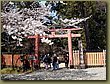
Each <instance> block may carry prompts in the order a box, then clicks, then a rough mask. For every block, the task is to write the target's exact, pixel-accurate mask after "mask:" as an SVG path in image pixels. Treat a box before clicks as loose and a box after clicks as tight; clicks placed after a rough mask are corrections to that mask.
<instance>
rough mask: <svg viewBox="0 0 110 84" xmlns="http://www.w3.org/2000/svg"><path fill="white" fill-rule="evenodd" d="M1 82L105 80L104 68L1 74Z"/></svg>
mask: <svg viewBox="0 0 110 84" xmlns="http://www.w3.org/2000/svg"><path fill="white" fill-rule="evenodd" d="M1 80H106V68H105V67H100V68H87V69H66V68H63V69H60V70H55V71H52V70H39V71H35V72H33V73H29V74H3V75H1Z"/></svg>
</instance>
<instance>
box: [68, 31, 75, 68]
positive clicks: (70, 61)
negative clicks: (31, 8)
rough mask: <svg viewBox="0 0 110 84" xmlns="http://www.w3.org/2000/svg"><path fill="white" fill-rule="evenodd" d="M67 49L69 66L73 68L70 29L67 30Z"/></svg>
mask: <svg viewBox="0 0 110 84" xmlns="http://www.w3.org/2000/svg"><path fill="white" fill-rule="evenodd" d="M68 51H69V64H70V68H73V67H74V64H73V52H72V36H71V31H70V30H68Z"/></svg>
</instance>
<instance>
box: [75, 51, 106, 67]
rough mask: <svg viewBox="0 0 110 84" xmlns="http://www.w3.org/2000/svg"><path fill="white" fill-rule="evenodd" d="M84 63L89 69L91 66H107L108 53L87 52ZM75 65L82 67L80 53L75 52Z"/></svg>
mask: <svg viewBox="0 0 110 84" xmlns="http://www.w3.org/2000/svg"><path fill="white" fill-rule="evenodd" d="M84 63H85V65H86V66H87V67H89V66H106V51H105V50H103V51H102V52H85V53H84ZM73 64H74V66H79V65H80V60H79V51H78V50H75V51H73Z"/></svg>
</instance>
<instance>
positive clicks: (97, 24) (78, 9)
mask: <svg viewBox="0 0 110 84" xmlns="http://www.w3.org/2000/svg"><path fill="white" fill-rule="evenodd" d="M63 2H64V3H65V4H61V3H57V5H56V11H57V15H58V16H62V17H63V18H68V19H71V18H74V17H76V18H85V17H88V16H90V15H92V17H91V18H90V19H89V20H87V21H86V22H82V23H81V24H80V27H82V28H84V29H83V30H82V31H80V33H81V34H82V37H81V39H82V42H83V46H84V49H87V50H102V49H106V27H107V12H106V9H107V4H106V2H102V1H63ZM73 46H74V44H73ZM73 49H74V48H73Z"/></svg>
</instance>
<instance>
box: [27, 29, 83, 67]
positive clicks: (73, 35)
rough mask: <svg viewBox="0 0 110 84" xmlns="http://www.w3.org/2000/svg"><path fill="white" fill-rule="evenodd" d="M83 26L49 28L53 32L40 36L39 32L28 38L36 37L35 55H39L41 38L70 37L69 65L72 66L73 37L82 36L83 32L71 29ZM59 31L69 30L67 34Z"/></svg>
mask: <svg viewBox="0 0 110 84" xmlns="http://www.w3.org/2000/svg"><path fill="white" fill-rule="evenodd" d="M81 29H82V28H63V29H49V31H50V32H51V34H49V35H47V36H39V35H38V34H37V35H35V36H29V37H28V38H34V39H35V56H36V57H38V56H39V53H38V50H39V38H43V37H46V38H68V51H69V65H70V68H73V67H74V64H73V52H72V37H81V34H73V33H71V31H78V30H81ZM57 31H67V34H61V35H60V34H56V32H57Z"/></svg>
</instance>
